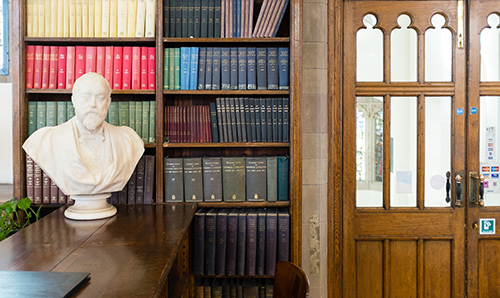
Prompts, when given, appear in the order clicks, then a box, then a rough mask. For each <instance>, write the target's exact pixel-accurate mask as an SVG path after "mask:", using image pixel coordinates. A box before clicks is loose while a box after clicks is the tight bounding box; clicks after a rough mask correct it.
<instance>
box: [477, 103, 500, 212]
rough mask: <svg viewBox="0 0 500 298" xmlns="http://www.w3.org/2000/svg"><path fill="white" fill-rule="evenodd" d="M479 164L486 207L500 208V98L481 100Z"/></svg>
mask: <svg viewBox="0 0 500 298" xmlns="http://www.w3.org/2000/svg"><path fill="white" fill-rule="evenodd" d="M480 107H481V109H480V111H481V113H480V118H479V164H480V167H481V173H482V174H483V175H484V178H485V179H484V205H485V206H500V179H499V173H500V172H499V167H500V160H499V155H498V147H497V146H498V128H499V124H500V121H499V117H498V116H499V115H500V113H499V109H500V97H498V96H482V97H481V98H480Z"/></svg>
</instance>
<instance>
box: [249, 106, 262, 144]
mask: <svg viewBox="0 0 500 298" xmlns="http://www.w3.org/2000/svg"><path fill="white" fill-rule="evenodd" d="M251 103H252V106H253V111H254V112H253V119H252V121H253V122H254V123H255V125H254V127H255V129H254V130H255V141H256V142H262V131H261V129H260V100H259V99H258V98H254V99H253V100H252V101H251Z"/></svg>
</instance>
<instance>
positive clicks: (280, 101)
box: [276, 98, 283, 142]
mask: <svg viewBox="0 0 500 298" xmlns="http://www.w3.org/2000/svg"><path fill="white" fill-rule="evenodd" d="M276 102H277V105H278V110H277V117H278V142H283V98H276Z"/></svg>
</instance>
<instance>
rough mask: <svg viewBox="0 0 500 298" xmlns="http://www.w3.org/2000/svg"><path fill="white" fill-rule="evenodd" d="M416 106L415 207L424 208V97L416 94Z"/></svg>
mask: <svg viewBox="0 0 500 298" xmlns="http://www.w3.org/2000/svg"><path fill="white" fill-rule="evenodd" d="M417 104H418V108H417V209H419V210H422V209H423V208H424V193H425V189H424V187H425V97H424V96H423V94H420V95H419V96H418V103H417Z"/></svg>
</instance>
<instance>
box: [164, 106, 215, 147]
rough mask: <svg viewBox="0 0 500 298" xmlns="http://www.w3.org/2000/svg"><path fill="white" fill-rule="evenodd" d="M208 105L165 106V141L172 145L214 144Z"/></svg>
mask: <svg viewBox="0 0 500 298" xmlns="http://www.w3.org/2000/svg"><path fill="white" fill-rule="evenodd" d="M210 123H211V120H210V110H209V106H207V105H199V106H165V132H164V134H165V139H166V141H167V142H170V143H210V142H213V141H214V139H213V131H212V130H213V128H211V127H210V126H211V124H210Z"/></svg>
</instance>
